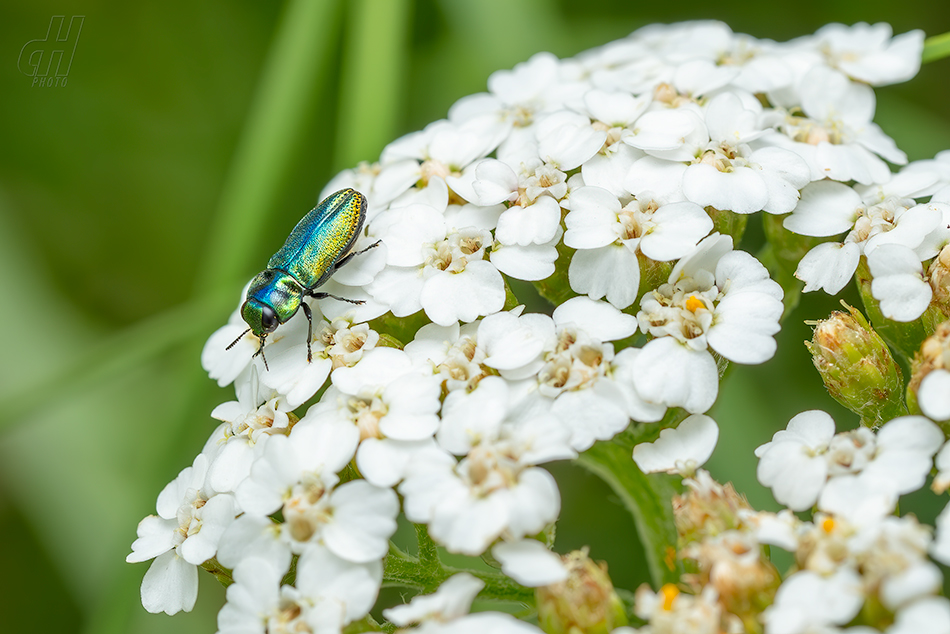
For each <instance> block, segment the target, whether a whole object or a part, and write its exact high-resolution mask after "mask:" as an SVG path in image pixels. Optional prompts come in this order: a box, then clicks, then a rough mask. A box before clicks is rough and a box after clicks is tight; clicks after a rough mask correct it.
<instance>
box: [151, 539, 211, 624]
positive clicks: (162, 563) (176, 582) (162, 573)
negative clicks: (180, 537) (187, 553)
mask: <svg viewBox="0 0 950 634" xmlns="http://www.w3.org/2000/svg"><path fill="white" fill-rule="evenodd" d="M197 600H198V568H197V566H195V565H193V564H189V563H188V562H187V561H185V560H184V559H182V558H181V557H179V556H178V553H176V552H175V551H174V550H172V551H169V552H167V553H165V554H164V555H160V556H159V557H157V558H156V559H155V561H153V562H152V565H151V566H150V567H149V569H148V572H146V573H145V577H144V578H143V579H142V606H143V607H144V608H145V609H146V610H147V611H148V612H151V613H152V614H157V613H159V612H164V613H165V614H169V615H171V614H177V613H178V612H181V611H182V610H184V611H185V612H191V609H192V608H193V607H195V601H197Z"/></svg>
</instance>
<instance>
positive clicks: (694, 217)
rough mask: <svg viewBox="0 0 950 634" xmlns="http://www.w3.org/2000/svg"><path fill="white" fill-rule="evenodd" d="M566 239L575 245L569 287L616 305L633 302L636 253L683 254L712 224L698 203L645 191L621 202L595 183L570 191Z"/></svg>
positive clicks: (636, 285) (637, 268)
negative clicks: (659, 197)
mask: <svg viewBox="0 0 950 634" xmlns="http://www.w3.org/2000/svg"><path fill="white" fill-rule="evenodd" d="M564 222H565V225H566V226H567V231H566V232H565V234H564V244H566V245H567V246H569V247H571V248H574V249H578V251H577V253H575V254H574V256H573V258H572V259H571V265H570V269H569V275H570V282H571V288H572V289H573V290H574V291H576V292H578V293H586V294H588V295H590V296H591V297H592V298H593V299H600V298H602V297H605V296H606V298H607V301H609V302H610V303H611V304H613V305H614V306H616V307H617V308H626V307H627V306H629V305H630V304H632V303H633V302H634V300H635V299H636V297H637V291H638V289H639V287H640V263H639V260H638V254H639V253H642V254H643V255H645V256H646V257H648V258H651V259H653V260H657V261H668V260H675V259H677V258H681V257H683V256H684V255H686V254H687V253H689V252H690V251H691V250H692V249H693V248H695V246H696V243H697V242H699V240H701V239H702V238H703V237H705V235H706V234H708V233H709V231H710V230H711V229H712V227H713V223H712V220H711V219H710V218H709V216H708V215H707V214H706V212H705V211H704V210H703V209H702V207H700V206H699V205H697V204H695V203H691V202H685V201H684V202H677V203H671V204H662V203H659V202H657V201H654V200H653V199H652V198H650V197H647V196H643V197H641V198H640V199H638V200H634V201H632V202H630V203H628V204H627V205H625V206H622V205H621V204H620V202H619V200H618V199H617V198H616V196H614V195H613V194H612V193H610V192H608V191H607V190H605V189H601V188H599V187H581V188H579V189H578V190H577V191H575V192H573V193H572V194H571V212H570V213H569V214H568V215H567V217H566V218H565V219H564Z"/></svg>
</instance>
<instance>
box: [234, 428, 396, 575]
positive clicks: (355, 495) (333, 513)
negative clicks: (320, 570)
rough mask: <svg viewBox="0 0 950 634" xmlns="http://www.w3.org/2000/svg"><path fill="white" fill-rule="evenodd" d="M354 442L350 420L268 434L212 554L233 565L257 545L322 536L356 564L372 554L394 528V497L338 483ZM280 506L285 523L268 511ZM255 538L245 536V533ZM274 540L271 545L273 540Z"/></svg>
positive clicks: (288, 545)
mask: <svg viewBox="0 0 950 634" xmlns="http://www.w3.org/2000/svg"><path fill="white" fill-rule="evenodd" d="M358 441H359V431H358V430H357V429H356V427H355V426H353V425H351V424H348V423H341V422H332V421H327V422H313V421H308V422H303V421H302V422H300V423H298V424H297V425H295V426H294V429H293V431H292V433H291V434H290V435H289V436H275V437H274V438H272V439H271V440H270V441H268V443H267V445H266V446H265V448H264V451H263V454H262V455H261V457H260V458H258V459H257V460H256V461H255V463H254V465H253V466H252V468H251V474H250V475H249V476H248V477H247V478H246V479H245V480H244V481H243V482H242V483H241V484H240V486H238V489H237V492H236V496H237V499H238V500H239V501H240V503H241V505H242V506H241V508H242V509H243V510H244V511H245V513H244V515H243V516H241V518H240V519H239V520H238V521H237V522H235V523H234V525H232V527H231V532H230V533H229V534H228V535H226V536H225V538H224V539H223V540H222V541H223V542H226V546H227V547H225V544H224V543H223V544H222V547H221V549H220V551H221V552H219V559H220V560H221V561H222V563H224V564H225V565H236V563H238V562H240V561H241V560H242V559H244V558H246V557H248V556H252V555H255V554H258V553H259V552H260V551H261V550H266V551H268V552H273V551H274V549H275V548H277V549H278V551H280V552H285V553H286V555H285V557H286V561H287V562H288V563H289V554H290V552H294V553H301V552H302V551H303V550H304V549H305V548H306V547H307V546H308V545H309V544H312V543H314V542H316V541H322V542H323V543H324V544H325V545H326V546H327V547H328V548H329V549H330V550H331V551H332V552H333V554H335V555H336V556H338V557H342V558H343V559H346V560H347V561H352V562H355V563H365V562H368V561H372V560H374V559H379V558H380V557H382V556H383V555H385V554H386V551H387V550H388V548H389V541H388V540H389V537H390V536H391V535H392V533H393V532H394V531H395V530H396V523H395V516H396V513H397V512H398V510H399V503H398V500H397V499H396V496H395V494H394V493H393V492H392V490H390V489H381V488H378V487H375V486H373V485H371V484H370V483H368V482H366V481H365V480H355V481H352V482H347V483H346V484H344V485H342V486H339V487H337V486H336V484H337V482H338V481H339V478H338V477H337V475H336V472H337V471H339V470H340V469H342V468H343V466H344V465H345V464H346V463H347V462H349V460H350V458H352V456H353V454H354V453H355V449H356V444H357V442H358ZM277 510H280V511H281V513H282V515H283V517H284V522H283V523H281V524H277V525H274V524H272V523H271V522H270V521H269V520H268V519H267V516H269V515H271V514H272V513H274V512H276V511H277ZM255 533H256V534H257V535H258V536H259V537H260V539H258V538H256V537H255V538H254V539H247V538H246V537H242V536H246V535H248V534H255ZM275 543H276V545H275Z"/></svg>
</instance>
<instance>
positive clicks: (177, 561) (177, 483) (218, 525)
mask: <svg viewBox="0 0 950 634" xmlns="http://www.w3.org/2000/svg"><path fill="white" fill-rule="evenodd" d="M208 463H209V461H208V457H207V456H206V455H204V454H198V456H197V457H196V458H195V461H194V464H193V465H192V466H190V467H186V468H185V469H183V470H182V471H181V473H179V474H178V477H177V478H175V479H174V480H172V481H171V482H170V483H168V485H166V486H165V488H164V489H162V492H161V493H160V494H159V496H158V503H157V505H156V508H157V510H158V515H157V516H156V515H150V516H148V517H146V518H145V519H143V520H142V521H141V522H140V523H139V526H138V530H137V534H138V539H136V540H135V542H134V543H133V544H132V552H131V553H130V554H129V556H128V557H126V558H125V560H126V561H127V562H129V563H135V562H140V561H146V560H148V559H152V558H155V561H154V562H152V565H151V566H150V567H149V569H148V572H146V573H145V577H144V578H143V579H142V605H143V606H144V607H145V609H146V610H148V611H149V612H153V613H156V612H165V613H166V614H175V613H177V612H180V611H181V610H184V611H186V612H190V611H191V609H192V608H193V607H194V605H195V600H196V599H197V597H198V568H197V566H199V565H200V564H202V563H204V562H205V561H207V560H208V559H211V558H212V557H214V555H215V551H216V550H217V548H218V541H219V540H220V539H221V535H222V533H224V531H225V529H226V528H227V527H228V525H229V524H231V522H232V521H234V516H235V515H236V514H237V513H238V512H239V511H238V509H237V505H236V504H235V502H234V496H232V495H230V494H227V493H223V494H215V493H214V492H213V491H209V490H207V489H206V488H205V477H206V475H207V473H208Z"/></svg>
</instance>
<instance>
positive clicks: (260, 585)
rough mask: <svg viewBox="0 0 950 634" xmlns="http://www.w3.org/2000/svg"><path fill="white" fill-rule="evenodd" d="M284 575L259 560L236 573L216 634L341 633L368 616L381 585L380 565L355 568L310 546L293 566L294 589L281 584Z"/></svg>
mask: <svg viewBox="0 0 950 634" xmlns="http://www.w3.org/2000/svg"><path fill="white" fill-rule="evenodd" d="M283 575H284V571H283V570H281V569H279V568H277V567H275V566H274V565H273V563H272V562H271V561H269V560H267V559H263V558H261V557H252V558H249V559H246V560H244V561H242V562H241V564H240V565H239V566H237V567H236V568H235V569H234V584H232V585H231V586H229V587H228V592H227V598H228V601H227V603H225V605H224V607H223V608H221V611H220V612H219V613H218V631H219V632H220V634H238V633H248V632H259V633H260V634H265V633H266V632H278V631H288V632H289V631H307V632H340V631H341V630H342V628H343V626H344V625H346V624H348V623H352V622H353V621H355V620H356V619H358V618H361V617H363V616H365V615H366V614H368V613H369V610H370V608H371V607H372V606H373V602H374V601H375V600H376V595H377V593H378V592H379V586H380V583H381V582H382V577H383V567H382V564H381V563H380V562H378V561H373V562H368V563H364V564H354V563H352V562H348V561H344V560H342V559H340V558H338V557H336V556H334V555H333V553H331V552H330V551H329V550H327V549H326V548H324V547H322V546H320V545H317V544H314V545H311V546H310V547H309V548H308V549H307V550H306V551H304V553H303V554H302V555H301V557H300V560H299V562H298V564H297V573H296V587H294V586H288V585H284V586H281V585H280V581H281V577H282V576H283Z"/></svg>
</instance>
